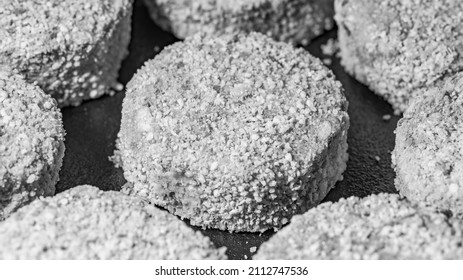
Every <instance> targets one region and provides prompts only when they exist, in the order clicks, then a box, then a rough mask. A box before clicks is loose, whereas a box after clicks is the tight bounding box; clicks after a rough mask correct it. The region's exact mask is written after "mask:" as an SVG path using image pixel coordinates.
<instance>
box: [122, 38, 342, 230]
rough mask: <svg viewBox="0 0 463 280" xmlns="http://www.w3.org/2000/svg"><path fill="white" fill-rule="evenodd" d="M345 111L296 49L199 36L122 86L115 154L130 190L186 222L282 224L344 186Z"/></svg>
mask: <svg viewBox="0 0 463 280" xmlns="http://www.w3.org/2000/svg"><path fill="white" fill-rule="evenodd" d="M347 106H348V104H347V100H346V98H345V96H344V93H343V90H342V88H341V84H340V83H339V82H338V81H336V80H335V78H334V75H333V73H332V72H331V71H330V70H329V69H327V68H326V67H325V66H324V65H323V64H322V63H321V61H320V60H319V59H317V58H314V57H313V56H311V55H310V54H309V53H308V52H307V51H305V50H303V49H296V48H294V47H292V46H291V45H289V44H285V43H278V42H275V41H273V40H272V39H270V38H268V37H267V36H264V35H261V34H258V33H250V34H241V33H239V34H227V35H222V36H208V35H206V34H197V35H195V36H192V37H189V38H187V39H186V40H185V41H183V42H179V43H176V44H174V45H171V46H169V47H166V48H165V49H164V50H163V51H162V52H161V53H160V54H159V55H157V56H156V57H155V58H154V59H153V60H150V61H148V62H146V63H145V65H144V67H143V68H142V69H140V71H139V72H138V73H137V74H136V75H135V76H134V78H133V79H132V80H131V81H130V83H129V84H128V86H127V92H126V98H125V99H124V104H123V111H122V122H121V132H120V134H119V139H118V143H117V149H118V152H117V154H118V155H119V158H120V160H121V162H122V166H123V169H124V176H125V178H126V179H127V180H128V181H129V182H131V183H133V193H135V194H143V196H145V197H148V198H149V199H150V200H151V201H152V202H153V203H156V204H159V205H161V206H162V207H165V208H167V209H168V210H169V211H171V212H173V213H175V214H176V215H179V216H180V217H183V218H188V219H189V220H190V222H191V223H192V224H193V225H198V226H204V227H214V228H219V229H223V230H230V231H264V230H267V229H273V228H280V227H281V226H283V225H284V224H285V223H287V222H288V220H289V219H290V218H291V216H292V215H293V214H295V213H301V212H304V211H306V210H307V209H309V208H311V207H313V206H315V205H317V204H318V203H319V202H320V201H321V200H322V199H323V198H324V197H325V196H326V194H327V193H328V191H329V190H330V189H331V188H332V187H333V186H334V184H335V183H336V181H338V180H339V179H340V178H341V174H342V172H343V171H344V169H345V167H346V165H345V163H346V161H347V152H346V150H347V142H346V137H347V133H346V131H347V129H348V126H349V117H348V114H347Z"/></svg>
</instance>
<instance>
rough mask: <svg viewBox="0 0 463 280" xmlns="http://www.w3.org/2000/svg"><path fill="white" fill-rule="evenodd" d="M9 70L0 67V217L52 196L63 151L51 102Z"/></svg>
mask: <svg viewBox="0 0 463 280" xmlns="http://www.w3.org/2000/svg"><path fill="white" fill-rule="evenodd" d="M9 70H10V69H6V68H3V67H0V219H2V217H5V216H7V215H8V214H9V213H11V212H12V211H14V210H16V209H17V208H18V207H20V206H22V205H23V204H25V203H27V202H29V201H30V200H31V199H32V198H34V197H36V196H41V195H52V194H54V192H55V183H56V181H57V179H58V177H57V176H58V171H59V169H60V167H61V160H62V157H63V152H64V144H63V141H64V129H63V124H62V120H61V112H60V111H59V110H58V108H57V106H56V102H55V101H54V100H53V99H52V98H51V97H50V96H48V95H46V94H45V93H44V92H43V91H42V90H41V89H40V88H39V87H38V86H36V85H31V84H28V83H26V82H25V81H24V79H23V77H22V76H20V75H17V74H12V73H11V72H10V71H9Z"/></svg>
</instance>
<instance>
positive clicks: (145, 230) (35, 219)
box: [0, 186, 226, 259]
mask: <svg viewBox="0 0 463 280" xmlns="http://www.w3.org/2000/svg"><path fill="white" fill-rule="evenodd" d="M0 245H1V246H0V247H1V248H2V250H0V258H1V259H224V258H226V257H225V255H224V250H223V249H215V248H214V247H213V245H212V243H211V242H210V241H209V239H208V238H206V237H204V236H202V235H201V234H200V233H199V232H195V231H193V230H192V229H191V228H189V227H188V226H187V225H186V224H184V223H183V222H182V221H180V220H179V219H177V218H176V217H175V216H173V215H171V214H169V213H167V212H165V211H162V210H160V209H157V208H155V207H154V206H153V205H150V204H149V203H147V202H146V201H143V200H141V199H139V198H135V197H130V196H127V195H124V194H122V193H120V192H114V191H109V192H103V191H101V190H98V189H97V188H95V187H92V186H78V187H75V188H72V189H70V190H67V191H65V192H63V193H60V194H57V195H56V196H54V197H49V198H45V199H40V200H36V201H34V202H32V203H31V204H29V205H27V206H25V207H23V208H21V209H20V210H18V211H17V212H16V213H14V214H13V215H12V216H10V217H9V218H8V219H7V220H5V221H4V222H3V223H2V224H0Z"/></svg>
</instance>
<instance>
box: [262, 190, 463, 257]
mask: <svg viewBox="0 0 463 280" xmlns="http://www.w3.org/2000/svg"><path fill="white" fill-rule="evenodd" d="M462 240H463V222H462V221H461V220H459V219H454V218H449V217H447V216H446V215H444V214H442V213H438V212H436V211H435V210H433V209H432V208H425V207H423V206H422V205H420V206H418V205H415V204H412V203H410V202H408V201H407V200H404V199H400V198H399V196H398V195H397V194H379V195H370V196H368V197H366V198H357V197H350V198H347V199H344V198H342V199H341V200H339V201H338V202H336V203H332V202H327V203H323V204H321V205H319V206H318V207H316V208H313V209H311V210H309V211H308V212H307V213H305V214H303V215H299V216H295V217H294V218H293V219H292V220H291V223H290V224H289V225H288V226H287V227H285V228H284V229H282V230H281V231H280V232H278V233H276V234H275V235H274V236H273V237H271V238H270V240H269V241H268V242H266V243H264V244H262V245H261V247H260V248H259V251H258V252H257V254H256V255H255V256H254V257H253V258H254V259H328V260H332V259H354V260H355V259H462V258H463V245H462Z"/></svg>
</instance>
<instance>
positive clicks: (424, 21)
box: [335, 0, 463, 114]
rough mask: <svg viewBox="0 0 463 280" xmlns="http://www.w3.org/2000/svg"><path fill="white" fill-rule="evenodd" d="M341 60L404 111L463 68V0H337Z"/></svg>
mask: <svg viewBox="0 0 463 280" xmlns="http://www.w3.org/2000/svg"><path fill="white" fill-rule="evenodd" d="M335 11H336V16H335V19H336V22H337V24H338V31H339V33H338V38H339V44H340V50H341V52H340V54H341V58H342V59H341V64H342V65H343V66H344V68H345V70H346V71H347V72H348V73H349V74H351V75H353V76H354V77H355V78H356V79H357V80H359V81H360V82H362V83H364V84H366V85H367V86H368V87H369V88H370V89H371V90H372V91H374V92H375V93H377V94H379V95H381V96H383V97H384V98H385V99H386V100H387V101H388V102H389V103H391V104H392V106H393V108H394V109H395V113H396V114H398V113H400V112H403V111H404V110H405V109H406V108H407V107H408V103H409V100H410V99H411V98H414V97H416V96H419V94H420V92H421V91H420V89H422V88H426V87H428V86H431V85H433V84H434V83H436V81H439V80H441V79H443V78H444V77H446V76H450V75H452V74H453V73H456V72H458V71H460V70H462V68H463V1H460V0H412V1H398V0H355V1H353V0H336V1H335Z"/></svg>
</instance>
